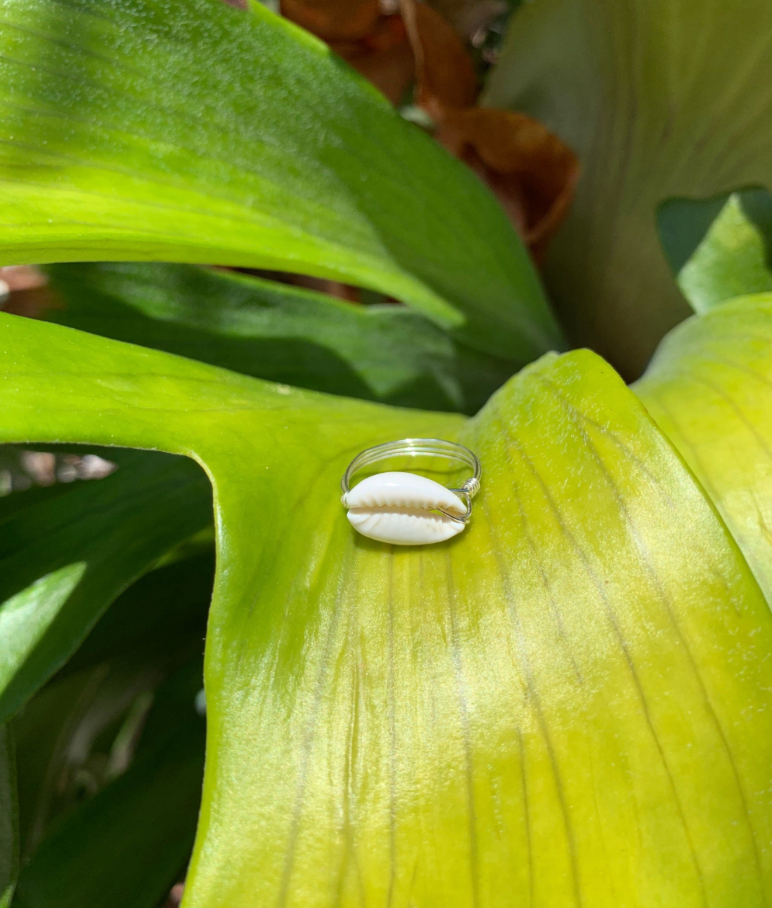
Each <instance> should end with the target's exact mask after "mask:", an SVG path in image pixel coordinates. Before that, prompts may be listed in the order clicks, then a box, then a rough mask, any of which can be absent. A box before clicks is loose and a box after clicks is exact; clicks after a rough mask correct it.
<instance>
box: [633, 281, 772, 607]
mask: <svg viewBox="0 0 772 908" xmlns="http://www.w3.org/2000/svg"><path fill="white" fill-rule="evenodd" d="M635 390H636V392H637V394H638V395H639V397H640V398H641V400H642V401H643V402H644V404H645V405H646V407H647V409H648V410H649V412H650V413H651V415H652V416H653V417H654V419H656V421H657V423H658V424H659V425H660V426H661V428H662V429H663V430H664V431H665V432H666V433H667V435H668V437H669V438H670V439H671V441H672V442H673V443H674V444H675V445H676V447H677V448H678V450H679V451H680V452H681V454H682V455H683V457H684V459H685V460H686V462H687V463H688V464H689V466H690V467H691V468H692V470H693V471H694V473H695V475H696V476H697V477H698V478H699V479H700V481H701V482H702V484H703V485H704V487H705V489H706V490H707V492H708V493H709V495H710V497H711V498H712V499H713V501H714V502H715V503H716V505H717V506H718V509H719V511H720V512H721V515H722V517H723V518H724V520H725V521H726V523H727V526H728V527H729V529H730V530H731V532H732V534H733V535H734V537H735V539H736V540H737V542H738V543H739V545H740V547H741V548H742V550H743V553H744V554H745V557H746V558H747V559H748V563H749V564H750V566H751V567H752V568H753V571H754V573H755V574H756V578H757V579H758V581H759V584H760V585H761V588H762V589H763V590H764V592H765V593H766V596H767V600H768V601H769V602H770V604H772V294H760V295H758V296H750V297H741V298H740V299H737V300H732V301H731V302H728V303H724V304H723V305H722V306H719V307H718V308H716V309H714V310H713V311H712V312H710V313H709V314H707V315H704V316H702V317H701V318H691V319H689V321H687V322H686V323H685V324H683V325H680V326H679V327H678V328H676V329H675V331H673V332H672V333H671V334H670V336H669V337H667V338H666V339H665V341H664V342H663V344H662V346H661V348H660V350H659V351H658V352H657V355H656V356H655V357H654V360H653V361H652V364H651V366H650V367H649V369H648V370H647V371H646V374H645V375H644V377H643V378H642V379H641V380H640V381H639V382H638V383H637V384H636V388H635Z"/></svg>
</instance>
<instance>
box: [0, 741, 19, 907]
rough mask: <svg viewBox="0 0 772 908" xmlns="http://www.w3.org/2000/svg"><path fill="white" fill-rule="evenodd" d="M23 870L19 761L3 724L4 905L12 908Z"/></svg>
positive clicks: (0, 846)
mask: <svg viewBox="0 0 772 908" xmlns="http://www.w3.org/2000/svg"><path fill="white" fill-rule="evenodd" d="M18 870H19V823H18V815H17V801H16V761H15V759H14V747H13V740H12V736H11V729H10V728H9V727H8V726H7V725H3V726H0V908H9V906H10V904H11V898H12V896H13V889H14V885H15V883H16V874H17V873H18Z"/></svg>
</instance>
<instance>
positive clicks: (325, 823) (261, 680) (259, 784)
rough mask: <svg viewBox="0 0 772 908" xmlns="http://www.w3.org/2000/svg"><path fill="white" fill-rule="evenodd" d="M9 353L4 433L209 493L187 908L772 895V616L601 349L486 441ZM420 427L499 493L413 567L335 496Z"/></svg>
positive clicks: (9, 344)
mask: <svg viewBox="0 0 772 908" xmlns="http://www.w3.org/2000/svg"><path fill="white" fill-rule="evenodd" d="M0 348H1V349H0V352H2V354H3V355H2V357H0V393H1V394H2V402H3V403H2V418H1V419H0V435H1V436H2V437H1V438H0V440H6V441H21V440H24V439H29V438H31V437H37V438H40V439H41V440H43V441H46V440H47V441H53V440H57V441H63V440H67V441H88V442H90V443H107V442H110V441H112V442H114V443H115V442H117V443H121V444H124V445H132V446H150V445H153V446H155V447H162V448H164V449H166V450H169V451H172V452H175V453H187V454H189V455H191V456H195V457H196V458H197V459H199V460H200V461H201V462H202V463H203V464H205V466H206V469H207V471H208V473H209V475H210V477H211V478H212V481H213V485H214V490H215V508H216V519H217V532H218V573H217V579H216V588H215V599H214V602H213V605H212V610H211V615H210V627H209V634H208V643H207V647H208V649H207V667H206V685H207V704H208V744H207V746H208V759H207V771H206V782H205V791H204V803H203V811H202V815H201V819H200V825H199V839H198V847H197V850H196V854H195V857H194V862H193V866H192V869H191V872H190V875H189V877H188V883H187V887H186V896H185V904H186V906H187V908H214V906H219V905H228V906H229V908H247V906H252V905H254V904H255V903H256V902H260V903H261V904H262V903H265V904H277V905H284V906H301V905H302V906H303V908H316V906H319V908H321V906H325V908H327V906H335V908H339V906H345V908H348V906H357V905H361V904H364V903H367V904H372V903H375V902H380V903H384V902H388V901H389V900H390V901H391V904H392V905H393V906H398V905H403V906H408V905H410V904H415V903H417V904H422V905H438V906H439V905H442V906H464V908H466V906H468V905H474V904H478V905H486V906H491V908H496V906H499V905H500V906H509V905H511V903H512V893H513V892H515V893H522V894H523V898H526V899H527V898H529V897H530V898H531V900H532V901H533V903H534V904H542V905H544V906H555V908H558V906H559V908H566V906H571V905H581V904H584V905H592V906H594V908H595V906H599V908H602V906H615V908H616V906H618V905H619V904H620V902H621V900H622V899H624V900H625V901H626V903H627V904H628V905H631V906H641V908H643V906H647V908H648V906H650V905H652V904H656V903H657V902H660V903H662V904H665V905H675V904H677V905H679V906H681V905H683V906H685V908H691V906H702V905H704V904H705V903H706V902H707V903H708V904H711V905H713V906H719V908H736V906H737V905H738V904H742V905H743V906H752V908H756V906H759V908H760V906H762V905H764V904H765V900H766V901H768V900H769V899H770V898H772V864H771V863H770V856H769V849H768V847H767V845H768V843H769V842H770V841H772V809H770V795H769V792H770V790H772V769H771V768H770V767H772V745H771V744H770V741H772V703H770V700H772V683H770V682H771V681H772V678H771V677H770V673H771V672H772V668H771V667H770V665H769V660H768V654H769V650H770V646H772V614H770V611H769V608H768V606H767V603H766V602H765V600H764V598H763V596H762V595H761V592H760V590H759V588H758V586H757V584H756V582H755V581H754V579H753V577H752V575H751V573H750V571H749V569H748V567H747V564H746V563H745V561H744V559H743V558H742V556H741V554H740V552H739V550H738V549H737V547H736V545H735V544H734V543H733V542H732V540H731V538H730V537H729V535H728V533H727V531H726V528H725V527H724V525H723V523H722V522H721V521H720V520H719V519H718V517H717V515H716V513H715V511H714V510H713V507H712V505H711V504H710V503H709V502H708V500H707V499H706V497H705V496H704V494H703V492H702V490H701V488H700V487H699V486H698V485H697V484H696V483H695V482H694V479H693V477H692V475H691V474H690V473H689V472H688V471H687V470H686V469H685V467H684V465H683V463H682V462H681V461H680V459H679V458H678V457H677V456H676V455H675V453H674V452H673V450H672V448H671V446H670V445H669V443H668V442H666V440H665V439H664V438H663V436H662V435H661V434H660V432H659V431H658V430H657V428H656V426H655V425H654V423H653V422H652V421H651V420H650V418H649V417H648V415H647V414H646V412H645V411H644V409H643V408H642V407H641V405H640V404H639V403H638V401H637V400H636V398H635V397H634V395H633V394H632V393H631V392H630V391H628V390H627V389H626V388H625V387H624V385H623V384H622V382H621V381H620V380H619V378H618V377H617V376H615V374H614V373H613V371H612V370H611V369H610V368H609V367H608V366H607V365H605V364H604V363H603V362H602V361H600V360H599V359H598V358H597V357H595V356H594V355H592V354H590V353H582V352H580V353H573V354H570V355H568V356H566V357H561V358H555V357H548V358H545V359H544V360H542V361H541V362H540V363H538V364H536V365H535V366H533V367H531V368H529V369H527V370H525V371H524V372H523V373H521V375H519V376H518V377H517V378H515V379H513V380H512V381H511V382H510V383H509V384H508V385H507V386H506V387H505V388H504V389H502V390H501V391H500V392H499V393H498V394H497V395H496V396H495V397H494V398H493V400H492V401H491V402H490V403H489V405H488V406H487V407H486V408H485V409H484V410H483V411H482V413H481V414H480V415H479V416H478V417H476V418H475V419H473V420H471V421H468V422H465V421H463V420H461V419H460V418H458V417H455V416H443V415H437V414H428V413H421V412H417V411H406V410H403V411H400V410H396V409H389V408H384V407H381V406H377V405H373V404H365V403H361V402H355V401H347V400H342V399H336V398H327V397H324V396H322V395H316V394H313V393H310V392H301V391H293V390H291V389H287V388H281V387H275V386H271V385H269V384H266V383H263V382H259V381H256V380H254V379H250V378H246V377H242V376H238V375H233V374H229V373H226V372H223V371H220V370H216V369H213V368H211V367H208V366H204V365H201V364H198V363H193V362H189V361H186V360H182V359H177V358H174V357H170V356H168V355H165V354H161V353H157V352H154V351H144V350H140V349H137V348H132V347H129V346H125V345H121V344H118V343H115V342H112V341H106V340H103V339H100V338H95V337H92V336H88V335H83V334H79V333H77V332H72V331H69V330H66V329H63V328H59V327H56V326H51V325H45V324H41V323H35V322H31V321H28V320H23V319H14V318H11V317H6V318H3V319H0ZM52 364H54V366H55V367H53V366H52ZM41 372H45V373H46V374H45V381H43V380H42V379H36V378H35V376H36V375H38V374H39V373H41ZM409 435H426V436H437V437H445V438H454V437H456V438H459V439H461V440H463V441H464V442H465V443H467V444H469V445H470V446H471V447H472V448H473V449H474V450H475V451H476V452H477V453H478V455H479V456H480V457H481V459H482V463H483V489H482V491H481V493H480V496H478V498H477V499H476V504H475V508H476V510H475V515H474V517H473V521H472V524H471V526H470V527H469V529H468V530H466V531H465V532H464V533H462V534H461V535H460V536H459V537H457V538H456V539H455V540H454V541H452V542H451V543H448V544H445V545H440V546H435V547H431V548H427V549H424V550H416V549H409V548H408V549H405V550H401V551H399V550H392V549H390V548H389V547H386V546H382V545H380V544H376V543H371V542H369V541H367V540H363V539H361V538H358V537H356V536H354V535H353V533H352V531H351V528H350V527H349V526H348V523H347V521H346V519H345V513H344V511H343V509H342V508H341V506H340V502H339V491H338V480H339V478H340V475H341V473H342V471H343V469H344V467H345V465H346V463H347V462H348V461H349V460H350V458H351V457H352V456H353V455H354V454H355V453H357V451H359V450H361V449H362V448H364V447H366V446H367V445H370V444H373V443H375V442H379V441H385V440H388V439H391V438H400V437H405V436H409ZM663 855H665V856H666V857H667V860H663V858H662V856H663Z"/></svg>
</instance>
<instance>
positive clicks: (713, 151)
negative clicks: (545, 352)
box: [486, 0, 772, 377]
mask: <svg viewBox="0 0 772 908" xmlns="http://www.w3.org/2000/svg"><path fill="white" fill-rule="evenodd" d="M770 30H772V6H771V5H770V4H769V3H767V2H766V0H748V2H745V3H742V4H740V5H729V4H727V3H726V2H721V0H709V2H704V0H618V2H613V3H607V2H604V0H538V2H535V3H527V4H523V6H522V7H521V8H520V9H519V10H518V12H517V13H516V15H515V16H513V18H512V20H511V24H510V29H509V34H508V37H507V40H506V42H505V46H504V49H503V54H502V57H501V61H500V63H499V65H498V67H497V69H496V71H495V72H494V74H493V77H492V80H491V82H490V86H489V91H488V93H487V96H486V100H487V102H488V103H490V104H491V105H493V106H496V107H502V106H504V107H511V108H513V109H517V110H521V111H524V112H525V113H528V114H531V115H532V116H535V117H537V118H539V119H541V120H542V121H543V122H544V123H546V125H547V126H548V127H550V128H551V129H552V130H554V131H555V132H556V133H557V134H558V135H559V136H560V137H561V138H562V139H563V140H564V141H565V142H567V143H568V145H569V146H571V147H572V148H573V149H574V151H575V152H576V153H577V155H578V156H579V160H580V163H581V165H582V175H581V179H580V182H579V186H578V190H577V195H576V198H575V200H574V204H573V207H572V209H571V212H570V213H569V216H568V219H567V221H566V223H565V224H564V226H563V228H562V230H561V232H560V234H559V235H558V237H557V238H556V239H555V242H554V243H553V245H552V247H551V249H550V255H549V259H548V262H547V268H546V272H545V274H546V278H547V283H548V287H549V289H550V291H551V295H552V298H553V299H554V301H555V304H556V307H557V308H558V310H559V312H560V314H561V316H562V318H563V324H564V325H565V326H566V328H567V330H568V331H569V333H570V335H571V336H572V338H573V339H575V340H576V341H578V342H579V343H582V344H591V345H592V347H593V349H597V350H599V351H600V352H601V353H602V354H603V355H604V356H606V357H607V358H608V359H609V361H610V362H612V363H613V364H614V365H615V366H617V367H618V368H621V369H622V370H624V372H625V374H626V375H628V376H629V377H637V376H639V375H640V373H641V372H642V371H643V368H644V367H645V365H646V363H647V361H648V359H649V357H650V355H651V354H652V353H653V351H654V348H655V346H656V345H657V343H658V342H659V341H660V339H661V338H662V337H663V335H664V334H665V332H666V331H667V330H668V329H670V328H672V327H673V326H674V325H675V324H677V323H678V322H679V321H681V320H682V319H683V318H685V317H686V315H687V314H688V306H687V303H686V301H685V300H684V299H683V297H681V295H680V293H679V291H678V288H677V286H676V284H675V282H674V281H673V278H672V275H671V273H670V269H669V267H668V262H667V260H666V258H665V256H664V255H663V252H662V248H661V245H660V242H659V238H658V236H657V219H656V214H657V209H658V207H659V205H660V204H662V203H663V202H666V201H667V200H668V199H671V198H676V197H677V198H684V197H686V198H694V199H704V198H710V197H714V196H717V195H719V194H724V193H729V192H732V191H734V190H736V189H741V188H743V187H746V186H754V185H758V186H767V187H772V132H770V130H769V122H770V118H771V117H772V54H770V52H769V33H770Z"/></svg>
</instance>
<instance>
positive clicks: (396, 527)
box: [340, 438, 482, 545]
mask: <svg viewBox="0 0 772 908" xmlns="http://www.w3.org/2000/svg"><path fill="white" fill-rule="evenodd" d="M393 457H411V458H412V457H434V458H436V457H441V458H444V459H445V460H450V461H454V462H457V463H460V464H462V465H463V466H465V467H468V468H469V469H470V470H471V472H472V475H471V476H470V477H469V478H468V479H467V480H465V481H464V482H463V483H462V484H461V486H460V487H459V488H448V487H447V486H443V485H441V484H440V483H439V482H435V481H434V480H433V479H428V478H427V477H426V476H419V475H418V474H417V473H400V472H390V473H375V474H373V475H372V476H368V477H367V478H366V479H363V480H362V481H361V482H359V483H357V484H356V485H355V486H354V488H353V489H352V488H350V483H351V478H352V477H353V475H354V474H355V473H356V472H358V471H359V470H361V469H363V468H364V467H369V466H372V465H373V464H375V463H380V462H381V461H382V460H388V459H391V458H393ZM481 473H482V471H481V468H480V461H479V460H478V459H477V457H476V456H475V455H474V454H473V453H472V452H471V451H470V450H469V448H465V447H464V446H463V445H460V444H458V443H457V442H455V441H444V440H443V439H441V438H403V439H401V440H400V441H389V442H386V444H382V445H375V447H373V448H367V449H366V450H364V451H362V452H361V453H360V454H357V456H356V457H355V458H354V459H353V460H352V461H351V463H350V464H349V465H348V467H347V469H346V472H345V473H344V474H343V479H341V482H340V486H341V489H343V497H342V498H341V501H342V503H343V506H344V507H345V508H346V509H347V511H348V513H347V516H348V519H349V523H350V524H351V525H352V526H353V527H354V529H355V530H357V532H359V533H361V534H362V535H363V536H367V537H368V538H369V539H375V540H377V541H378V542H388V543H391V544H392V545H427V544H428V543H432V542H444V541H445V540H446V539H451V538H452V537H453V536H457V535H458V534H459V533H460V532H462V530H463V529H464V528H465V527H466V525H467V523H468V522H469V518H470V517H471V516H472V499H473V498H474V496H475V495H476V494H477V493H478V491H479V490H480V476H481Z"/></svg>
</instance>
